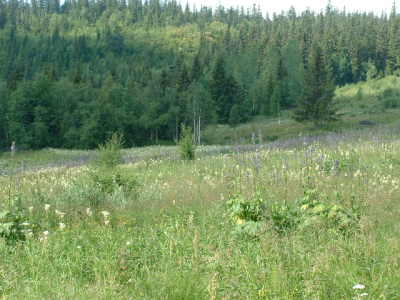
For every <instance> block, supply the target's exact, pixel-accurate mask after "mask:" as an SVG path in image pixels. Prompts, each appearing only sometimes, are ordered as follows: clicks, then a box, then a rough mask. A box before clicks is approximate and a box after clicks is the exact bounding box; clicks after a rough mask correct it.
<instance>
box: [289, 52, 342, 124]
mask: <svg viewBox="0 0 400 300" xmlns="http://www.w3.org/2000/svg"><path fill="white" fill-rule="evenodd" d="M327 65H329V64H326V61H325V59H324V57H323V55H322V50H321V48H320V46H319V45H318V44H314V45H313V47H312V49H311V54H310V58H309V65H308V69H307V72H306V78H305V83H306V86H305V91H304V96H303V97H302V99H301V100H300V102H299V104H298V107H297V109H296V111H295V114H294V119H295V120H296V121H299V122H304V121H311V122H313V123H314V124H315V125H321V124H323V123H325V122H329V121H333V120H335V114H336V111H335V108H334V106H333V97H334V91H335V86H334V84H333V80H332V78H331V75H330V74H329V71H328V70H327V68H326V66H327Z"/></svg>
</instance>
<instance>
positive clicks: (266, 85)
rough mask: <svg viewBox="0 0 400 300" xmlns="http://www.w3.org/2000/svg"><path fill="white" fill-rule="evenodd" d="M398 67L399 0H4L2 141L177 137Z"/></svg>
mask: <svg viewBox="0 0 400 300" xmlns="http://www.w3.org/2000/svg"><path fill="white" fill-rule="evenodd" d="M315 55H318V57H315ZM313 56H314V57H313ZM399 67H400V16H399V15H398V14H396V8H395V5H394V7H393V10H392V12H391V13H390V14H389V15H381V16H376V15H374V14H372V13H369V14H367V13H346V12H345V11H339V10H337V9H335V8H333V7H332V6H331V5H329V4H328V5H327V7H326V9H325V11H324V12H321V13H315V12H311V11H304V12H302V13H298V12H296V11H295V10H294V9H290V10H289V11H287V12H285V13H282V14H279V15H276V14H274V15H273V16H266V17H265V16H263V15H262V13H261V11H260V10H258V9H257V8H256V7H253V8H251V9H244V8H242V9H232V8H224V7H219V8H218V9H216V10H212V9H211V8H208V7H202V8H200V9H198V10H190V9H189V7H182V6H181V5H180V4H178V3H177V2H176V1H174V0H171V1H160V0H148V1H142V0H128V1H125V0H104V1H103V0H102V1H99V0H97V1H91V0H78V1H71V0H67V1H65V2H64V3H63V4H62V5H61V4H60V1H59V0H39V1H37V0H32V1H31V2H30V3H26V2H22V1H17V0H7V1H5V0H0V148H1V147H2V148H5V147H8V146H9V145H10V144H11V142H12V141H16V142H17V145H18V146H19V147H20V148H21V147H22V148H42V147H66V148H91V147H95V146H96V145H97V144H99V143H101V142H103V141H104V140H105V139H106V138H107V137H109V136H110V134H111V133H113V132H121V133H123V134H124V136H125V139H126V144H127V146H132V145H145V144H151V143H161V142H165V141H170V142H171V141H173V140H176V139H177V137H179V128H180V125H181V124H182V123H186V124H188V125H190V126H192V127H194V128H193V129H194V132H198V131H199V130H200V129H202V128H204V127H205V126H207V125H208V124H212V123H229V124H232V125H235V124H238V123H240V122H243V121H246V120H247V119H249V118H251V117H252V116H254V115H259V114H264V115H279V114H280V112H281V110H285V109H291V108H295V107H297V106H299V105H301V104H303V105H304V104H305V106H306V105H307V103H308V102H310V101H311V102H312V99H313V97H314V98H315V97H318V93H319V91H320V89H321V88H320V86H321V85H326V86H332V85H344V84H346V83H351V82H357V81H360V80H365V79H367V78H374V77H377V76H382V75H385V74H393V73H396V72H398V70H399ZM316 70H318V72H322V75H323V76H319V75H320V74H316V73H315V72H316ZM321 78H324V79H325V80H326V82H325V81H324V82H320V81H321V80H320V79H321ZM316 81H317V82H316ZM327 81H329V82H327ZM319 82H320V83H319ZM302 114H303V115H304V111H302V110H301V109H300V110H299V111H298V116H301V115H302ZM303 119H304V116H303ZM305 119H307V118H305Z"/></svg>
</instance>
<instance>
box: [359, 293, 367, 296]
mask: <svg viewBox="0 0 400 300" xmlns="http://www.w3.org/2000/svg"><path fill="white" fill-rule="evenodd" d="M367 296H368V293H362V294H360V297H367Z"/></svg>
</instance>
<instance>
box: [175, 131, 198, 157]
mask: <svg viewBox="0 0 400 300" xmlns="http://www.w3.org/2000/svg"><path fill="white" fill-rule="evenodd" d="M178 145H179V151H180V154H181V158H182V159H183V160H194V159H195V152H196V145H195V144H194V142H193V134H192V129H191V128H190V127H186V126H184V125H183V126H182V132H181V138H180V140H179V143H178Z"/></svg>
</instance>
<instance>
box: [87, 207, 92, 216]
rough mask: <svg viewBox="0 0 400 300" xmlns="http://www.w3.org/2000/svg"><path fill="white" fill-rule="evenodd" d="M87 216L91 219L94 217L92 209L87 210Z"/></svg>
mask: <svg viewBox="0 0 400 300" xmlns="http://www.w3.org/2000/svg"><path fill="white" fill-rule="evenodd" d="M86 214H87V215H88V216H89V217H91V216H92V214H93V213H92V210H91V209H90V207H88V208H86Z"/></svg>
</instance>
